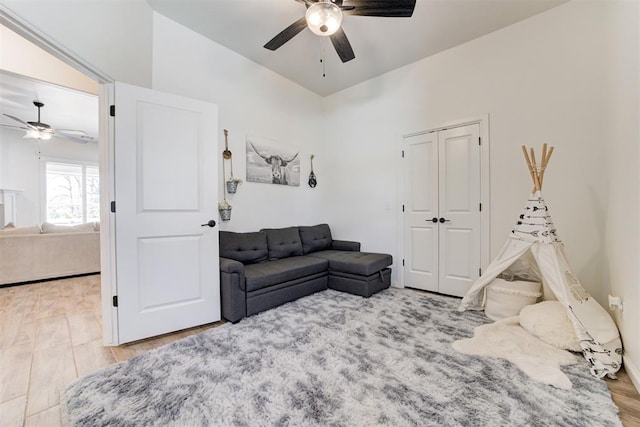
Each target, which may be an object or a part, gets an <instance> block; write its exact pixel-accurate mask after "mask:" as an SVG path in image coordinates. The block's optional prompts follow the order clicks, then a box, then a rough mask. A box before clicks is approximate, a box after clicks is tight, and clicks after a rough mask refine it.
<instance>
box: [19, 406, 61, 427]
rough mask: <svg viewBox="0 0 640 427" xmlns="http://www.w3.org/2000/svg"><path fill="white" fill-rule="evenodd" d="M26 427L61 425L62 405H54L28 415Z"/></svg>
mask: <svg viewBox="0 0 640 427" xmlns="http://www.w3.org/2000/svg"><path fill="white" fill-rule="evenodd" d="M24 425H25V427H53V426H59V425H61V422H60V406H54V407H52V408H49V409H46V410H44V411H42V412H38V413H37V414H34V415H31V416H30V417H27V420H26V422H25V423H24Z"/></svg>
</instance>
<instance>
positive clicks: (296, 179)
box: [247, 136, 300, 186]
mask: <svg viewBox="0 0 640 427" xmlns="http://www.w3.org/2000/svg"><path fill="white" fill-rule="evenodd" d="M299 153H300V150H299V149H298V148H296V147H292V146H288V145H286V144H281V143H279V142H276V141H273V140H270V139H266V138H260V137H254V136H247V182H262V183H266V184H279V185H291V186H300V157H299V156H298V154H299Z"/></svg>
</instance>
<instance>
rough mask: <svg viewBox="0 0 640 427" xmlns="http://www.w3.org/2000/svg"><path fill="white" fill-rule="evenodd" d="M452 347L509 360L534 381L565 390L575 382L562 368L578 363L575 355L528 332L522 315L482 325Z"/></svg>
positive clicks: (474, 353)
mask: <svg viewBox="0 0 640 427" xmlns="http://www.w3.org/2000/svg"><path fill="white" fill-rule="evenodd" d="M452 345H453V348H454V349H455V350H457V351H459V352H460V353H465V354H473V355H478V356H492V357H500V358H502V359H506V360H508V361H510V362H511V363H513V364H515V365H516V366H517V367H518V368H520V369H521V370H522V371H523V372H524V373H525V374H527V375H529V377H531V378H532V379H534V380H536V381H540V382H542V383H544V384H549V385H552V386H554V387H557V388H560V389H564V390H569V389H570V388H571V381H570V380H569V378H568V377H567V376H566V375H565V374H564V373H563V372H562V371H561V370H560V366H565V365H574V364H576V363H578V359H577V357H576V356H575V355H573V354H571V353H570V352H568V351H566V350H561V349H559V348H556V347H554V346H552V345H549V344H547V343H545V342H543V341H542V340H540V339H538V338H536V337H534V336H533V335H531V334H530V333H528V332H527V331H525V330H524V329H523V328H522V327H521V326H520V322H519V321H518V316H515V317H509V318H506V319H502V320H499V321H497V322H495V323H489V324H487V325H482V326H478V327H477V328H475V329H474V336H473V338H467V339H462V340H459V341H455V342H454V343H453V344H452Z"/></svg>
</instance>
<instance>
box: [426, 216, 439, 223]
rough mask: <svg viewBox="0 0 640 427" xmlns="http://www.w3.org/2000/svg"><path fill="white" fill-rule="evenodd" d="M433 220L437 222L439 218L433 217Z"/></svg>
mask: <svg viewBox="0 0 640 427" xmlns="http://www.w3.org/2000/svg"><path fill="white" fill-rule="evenodd" d="M427 221H429V220H427ZM431 222H433V223H436V222H438V218H436V217H433V219H432V220H431Z"/></svg>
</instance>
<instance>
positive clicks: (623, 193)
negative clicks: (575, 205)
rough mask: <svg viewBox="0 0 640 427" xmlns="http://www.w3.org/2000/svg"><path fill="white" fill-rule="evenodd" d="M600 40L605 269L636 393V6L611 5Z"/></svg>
mask: <svg viewBox="0 0 640 427" xmlns="http://www.w3.org/2000/svg"><path fill="white" fill-rule="evenodd" d="M604 17H605V19H606V21H607V22H609V23H611V24H612V25H610V27H609V31H608V33H607V35H606V37H605V46H604V48H605V52H606V56H605V61H604V63H605V64H606V68H605V73H604V76H605V79H604V94H605V96H604V99H603V110H604V111H603V117H602V124H603V129H604V133H603V138H602V141H601V143H602V144H603V145H604V146H605V147H606V149H607V154H608V156H607V157H608V170H609V174H608V175H609V182H608V187H607V199H606V210H605V216H606V220H605V224H606V228H605V235H606V239H605V248H606V258H605V260H604V262H605V267H604V269H605V271H606V272H607V273H608V280H607V281H606V283H608V284H610V286H611V290H610V293H611V294H613V295H618V296H620V297H622V299H623V304H624V311H623V312H622V313H616V321H617V323H618V325H619V327H620V330H621V332H622V336H623V341H624V347H625V352H626V356H625V366H626V370H627V372H629V374H630V375H632V378H633V379H634V380H635V382H636V386H637V387H638V388H639V389H640V271H639V269H638V265H639V264H640V263H639V260H640V248H639V243H640V242H639V240H638V237H639V232H640V227H639V220H640V208H639V201H640V185H639V181H640V174H639V172H638V171H639V166H640V164H639V163H640V158H639V155H640V150H639V141H640V105H639V104H640V99H639V96H640V82H639V79H640V64H639V61H640V52H639V46H640V39H639V38H640V31H639V28H638V23H639V22H640V7H639V4H638V2H624V3H622V2H620V3H615V4H613V5H611V6H610V7H609V8H608V9H607V11H606V15H605V16H604Z"/></svg>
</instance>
